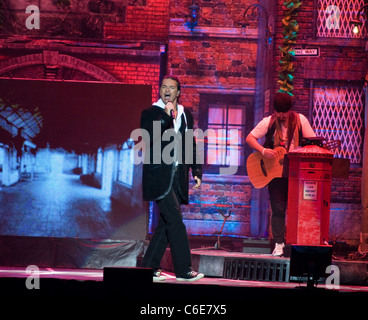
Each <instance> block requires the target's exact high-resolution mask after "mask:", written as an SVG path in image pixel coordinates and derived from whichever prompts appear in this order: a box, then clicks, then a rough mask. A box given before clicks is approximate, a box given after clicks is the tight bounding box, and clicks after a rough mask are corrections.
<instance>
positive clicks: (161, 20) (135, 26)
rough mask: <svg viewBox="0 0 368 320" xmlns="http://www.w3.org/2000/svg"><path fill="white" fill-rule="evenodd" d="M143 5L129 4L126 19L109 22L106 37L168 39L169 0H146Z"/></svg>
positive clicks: (105, 32)
mask: <svg viewBox="0 0 368 320" xmlns="http://www.w3.org/2000/svg"><path fill="white" fill-rule="evenodd" d="M141 2H142V4H141V5H135V6H127V8H126V16H125V21H124V22H122V23H112V22H108V23H106V24H105V27H104V37H105V38H107V39H119V40H134V41H137V40H145V41H162V42H166V41H167V35H168V27H169V19H168V18H169V13H170V1H169V0H146V1H141Z"/></svg>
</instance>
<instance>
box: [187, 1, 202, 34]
mask: <svg viewBox="0 0 368 320" xmlns="http://www.w3.org/2000/svg"><path fill="white" fill-rule="evenodd" d="M188 9H189V15H188V16H187V22H186V25H187V26H188V27H189V29H190V30H191V31H193V30H194V28H195V27H196V26H197V25H198V20H199V6H198V5H197V4H195V3H194V1H193V4H192V5H191V6H189V8H188Z"/></svg>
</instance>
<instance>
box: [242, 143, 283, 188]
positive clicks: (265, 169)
mask: <svg viewBox="0 0 368 320" xmlns="http://www.w3.org/2000/svg"><path fill="white" fill-rule="evenodd" d="M273 150H274V151H275V152H276V157H275V158H272V159H268V158H266V157H264V156H262V153H260V152H253V153H252V154H251V155H249V157H248V159H247V171H248V177H249V180H250V182H251V183H252V185H253V186H254V187H255V188H256V189H259V188H263V187H264V186H266V185H267V184H268V183H269V182H270V181H271V180H272V179H274V178H279V177H281V176H282V170H283V165H284V155H285V153H286V149H285V148H283V147H276V148H275V149H273Z"/></svg>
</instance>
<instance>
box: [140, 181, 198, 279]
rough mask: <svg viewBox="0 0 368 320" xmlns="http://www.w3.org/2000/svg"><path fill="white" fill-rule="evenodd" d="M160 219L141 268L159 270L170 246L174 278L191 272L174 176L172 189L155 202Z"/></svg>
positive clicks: (188, 250)
mask: <svg viewBox="0 0 368 320" xmlns="http://www.w3.org/2000/svg"><path fill="white" fill-rule="evenodd" d="M157 206H158V208H159V210H160V218H159V222H158V225H157V227H156V230H155V232H154V234H153V237H152V240H151V242H150V244H149V246H148V249H147V251H146V254H145V255H144V258H143V266H144V267H148V268H153V269H159V268H160V263H161V259H162V257H163V255H164V253H165V250H166V247H167V245H168V244H170V249H171V256H172V261H173V264H174V270H175V274H176V276H183V275H184V274H185V273H187V272H188V271H190V270H191V255H190V247H189V242H188V237H187V230H186V227H185V224H184V223H183V218H182V214H181V210H180V195H179V193H178V189H177V175H176V174H175V178H174V183H173V187H172V188H171V190H170V192H169V193H168V194H167V195H166V197H164V198H163V199H161V200H159V201H157Z"/></svg>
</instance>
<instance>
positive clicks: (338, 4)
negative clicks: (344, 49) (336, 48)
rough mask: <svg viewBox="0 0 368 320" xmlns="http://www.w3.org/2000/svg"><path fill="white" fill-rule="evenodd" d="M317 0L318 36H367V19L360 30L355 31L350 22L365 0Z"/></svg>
mask: <svg viewBox="0 0 368 320" xmlns="http://www.w3.org/2000/svg"><path fill="white" fill-rule="evenodd" d="M316 1H317V12H318V15H317V37H321V38H363V39H364V38H365V37H366V35H367V30H366V28H365V21H363V20H364V19H362V20H361V21H362V22H363V25H362V26H361V27H360V32H359V33H357V34H355V33H353V27H354V26H352V25H351V24H350V23H349V22H350V21H351V20H353V19H355V18H356V16H357V13H358V11H359V8H361V7H362V6H363V5H364V4H365V0H316Z"/></svg>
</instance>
